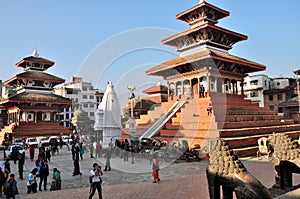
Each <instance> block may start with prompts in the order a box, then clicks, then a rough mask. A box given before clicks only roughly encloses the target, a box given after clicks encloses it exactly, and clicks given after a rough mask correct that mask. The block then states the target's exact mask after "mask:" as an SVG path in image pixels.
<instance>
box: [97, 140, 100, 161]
mask: <svg viewBox="0 0 300 199" xmlns="http://www.w3.org/2000/svg"><path fill="white" fill-rule="evenodd" d="M100 153H101V145H100V143H99V142H97V144H96V157H97V158H100Z"/></svg>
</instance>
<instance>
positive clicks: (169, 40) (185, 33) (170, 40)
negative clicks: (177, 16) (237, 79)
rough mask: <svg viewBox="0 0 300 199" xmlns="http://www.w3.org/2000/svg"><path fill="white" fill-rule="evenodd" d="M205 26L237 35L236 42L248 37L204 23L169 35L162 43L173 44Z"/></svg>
mask: <svg viewBox="0 0 300 199" xmlns="http://www.w3.org/2000/svg"><path fill="white" fill-rule="evenodd" d="M205 28H211V29H214V30H217V31H220V32H224V33H226V34H229V35H232V36H234V37H236V41H235V43H236V42H239V41H243V40H247V39H248V36H247V35H244V34H240V33H237V32H234V31H231V30H228V29H225V28H221V27H219V26H215V25H211V24H209V23H204V24H202V25H201V26H198V27H196V28H192V29H188V30H185V31H183V32H180V33H178V34H175V35H172V36H170V37H167V38H165V39H163V40H162V43H163V44H165V45H171V46H172V43H174V42H175V41H176V40H178V39H180V38H181V37H188V35H189V34H192V33H194V32H197V31H199V30H201V29H205Z"/></svg>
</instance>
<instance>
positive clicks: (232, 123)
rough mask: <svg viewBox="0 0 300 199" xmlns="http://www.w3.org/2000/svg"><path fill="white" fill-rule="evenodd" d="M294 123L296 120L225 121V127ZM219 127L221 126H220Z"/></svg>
mask: <svg viewBox="0 0 300 199" xmlns="http://www.w3.org/2000/svg"><path fill="white" fill-rule="evenodd" d="M289 124H294V120H284V121H280V120H269V121H247V122H246V121H245V122H224V124H223V128H224V129H235V128H245V127H249V126H250V127H251V126H253V127H264V126H276V125H289ZM219 128H221V127H220V126H219Z"/></svg>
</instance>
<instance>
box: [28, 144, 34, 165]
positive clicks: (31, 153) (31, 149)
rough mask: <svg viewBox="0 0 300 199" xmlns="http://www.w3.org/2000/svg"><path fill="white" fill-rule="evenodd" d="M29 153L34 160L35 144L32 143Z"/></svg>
mask: <svg viewBox="0 0 300 199" xmlns="http://www.w3.org/2000/svg"><path fill="white" fill-rule="evenodd" d="M29 154H30V160H31V161H33V159H34V146H33V145H31V146H30V147H29Z"/></svg>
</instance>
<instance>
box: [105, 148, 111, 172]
mask: <svg viewBox="0 0 300 199" xmlns="http://www.w3.org/2000/svg"><path fill="white" fill-rule="evenodd" d="M105 157H106V163H105V169H104V171H107V170H108V171H110V170H111V168H110V158H111V147H110V146H109V147H108V148H107V150H106V154H105Z"/></svg>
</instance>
